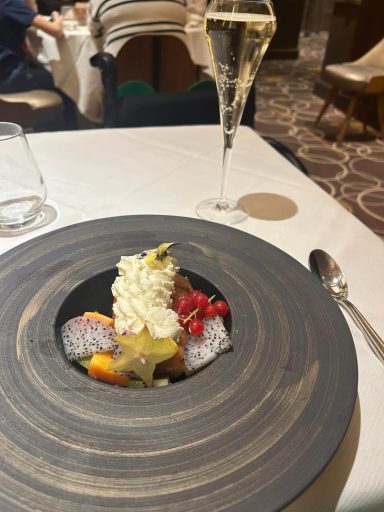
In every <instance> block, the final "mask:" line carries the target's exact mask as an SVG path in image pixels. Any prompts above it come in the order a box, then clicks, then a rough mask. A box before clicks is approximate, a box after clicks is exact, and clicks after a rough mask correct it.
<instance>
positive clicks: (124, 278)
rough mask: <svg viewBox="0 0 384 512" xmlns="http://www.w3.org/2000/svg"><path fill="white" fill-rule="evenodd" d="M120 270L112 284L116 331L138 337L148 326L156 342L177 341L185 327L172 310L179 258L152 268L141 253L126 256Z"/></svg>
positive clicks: (122, 259)
mask: <svg viewBox="0 0 384 512" xmlns="http://www.w3.org/2000/svg"><path fill="white" fill-rule="evenodd" d="M147 252H151V251H147ZM117 268H118V271H119V276H118V277H117V278H116V279H115V282H114V283H113V285H112V294H113V296H114V298H115V302H114V304H113V312H114V315H115V329H116V332H117V333H118V334H120V335H122V334H127V333H128V332H134V333H136V334H137V333H139V332H140V331H141V330H142V329H143V328H144V326H146V327H147V328H148V330H149V332H150V334H151V336H152V337H153V338H155V339H156V338H157V339H158V338H168V337H169V338H173V339H174V340H175V341H177V340H178V338H179V334H180V332H181V330H182V327H181V326H180V325H179V322H178V316H177V313H175V312H174V311H173V310H172V309H170V307H171V303H172V293H173V290H174V280H175V275H176V272H178V270H179V269H178V267H177V266H176V261H175V259H174V258H171V257H167V259H166V261H165V262H164V265H162V268H152V267H150V266H147V265H146V263H145V261H144V258H143V257H142V256H141V255H139V254H136V255H134V256H122V257H121V260H120V262H119V263H118V264H117Z"/></svg>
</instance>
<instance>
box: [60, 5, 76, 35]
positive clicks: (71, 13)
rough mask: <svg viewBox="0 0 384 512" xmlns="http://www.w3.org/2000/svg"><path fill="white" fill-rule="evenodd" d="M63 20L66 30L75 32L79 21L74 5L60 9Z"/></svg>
mask: <svg viewBox="0 0 384 512" xmlns="http://www.w3.org/2000/svg"><path fill="white" fill-rule="evenodd" d="M60 14H61V16H62V18H63V26H64V29H67V30H74V29H75V28H77V26H78V20H77V18H76V16H75V8H74V6H73V5H63V6H62V7H61V9H60Z"/></svg>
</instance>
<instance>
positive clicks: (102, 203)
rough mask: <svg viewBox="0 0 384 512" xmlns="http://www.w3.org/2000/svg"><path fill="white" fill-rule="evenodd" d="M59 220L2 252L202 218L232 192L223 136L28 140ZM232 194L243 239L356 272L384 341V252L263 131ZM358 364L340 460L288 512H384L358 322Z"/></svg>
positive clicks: (15, 239) (93, 134)
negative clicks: (141, 217) (208, 205)
mask: <svg viewBox="0 0 384 512" xmlns="http://www.w3.org/2000/svg"><path fill="white" fill-rule="evenodd" d="M28 140H29V143H30V145H31V148H32V151H33V153H34V155H35V158H36V161H37V163H38V165H39V167H40V169H41V171H42V174H43V176H44V178H45V181H46V184H47V188H48V201H47V203H48V204H49V205H51V207H53V208H55V209H56V211H57V218H56V219H55V220H54V221H53V222H52V223H51V224H49V225H47V226H45V227H42V228H40V229H36V230H34V231H30V232H27V233H25V234H23V235H20V236H7V235H4V234H3V235H1V236H0V252H1V253H4V252H5V251H7V250H9V249H11V248H13V247H15V246H17V245H18V244H21V243H22V242H25V241H27V240H30V239H31V238H34V237H36V236H38V235H41V234H44V233H47V232H49V231H52V230H54V229H57V228H61V227H65V226H68V225H71V224H74V223H79V222H82V221H88V220H92V219H98V218H103V217H113V216H120V215H137V214H162V215H175V216H183V217H191V218H194V217H196V214H195V206H196V205H197V204H198V203H199V202H200V201H201V200H202V199H205V198H207V197H212V196H215V195H217V193H218V191H219V189H220V180H221V170H220V160H221V151H222V141H221V134H220V128H219V127H218V126H195V127H182V128H180V127H166V128H138V129H100V130H84V131H79V132H56V133H37V134H31V135H28ZM228 192H229V194H230V196H232V197H233V198H236V199H238V198H241V200H242V201H244V202H245V203H247V204H248V205H251V211H250V213H251V215H250V217H249V218H248V219H247V220H246V221H245V222H243V223H241V224H238V225H236V226H235V227H234V228H232V229H238V230H242V231H244V232H246V233H249V234H251V235H254V236H257V237H259V238H261V239H263V240H265V241H267V242H269V243H271V244H273V245H275V246H276V247H278V248H279V249H281V250H283V251H285V252H286V253H288V254H289V255H290V256H292V257H293V258H294V259H296V260H297V261H298V262H300V263H301V264H302V265H303V266H305V267H306V266H307V265H308V255H309V252H310V251H311V250H312V249H314V248H322V249H324V250H325V251H327V252H328V253H330V254H331V255H332V256H333V257H335V259H336V261H337V262H338V263H339V264H340V266H341V267H342V269H343V270H344V271H345V273H346V275H347V278H348V282H349V287H350V299H351V301H352V302H354V303H355V304H356V305H357V306H358V307H359V308H360V309H361V311H362V313H363V314H364V315H365V316H366V317H367V318H368V320H369V321H370V322H371V324H372V325H373V326H374V328H375V329H376V330H377V332H378V333H380V334H381V335H382V336H383V335H384V315H383V304H384V244H383V241H382V240H381V239H379V238H378V237H377V236H376V235H375V234H373V233H372V232H371V231H370V230H369V229H368V228H367V227H365V226H364V225H363V224H362V223H361V222H360V221H359V220H357V219H356V218H355V217H353V216H352V215H351V214H350V213H349V212H348V211H347V210H346V209H344V208H343V207H342V206H341V205H339V204H338V203H337V202H336V201H335V200H334V199H333V198H331V197H330V196H329V195H327V194H326V193H325V192H324V191H322V190H321V189H320V188H319V187H318V186H317V185H316V184H315V183H314V182H313V181H311V180H310V179H309V178H307V177H306V176H305V175H304V174H302V173H301V172H299V171H298V170H297V169H296V168H295V167H293V166H292V165H291V164H290V163H289V162H288V161H286V160H285V159H284V158H283V157H282V156H280V155H279V154H278V153H277V152H276V151H275V150H274V149H272V148H271V147H270V146H269V145H268V144H267V143H266V142H264V141H263V140H262V139H261V138H260V137H259V136H258V135H257V134H256V133H255V132H254V131H252V130H251V129H249V128H246V127H240V128H239V131H238V135H237V140H236V142H235V147H234V154H233V162H232V169H231V172H230V176H229V184H228ZM346 321H347V322H348V325H349V328H350V330H351V333H352V336H353V340H354V343H355V348H356V352H357V358H358V370H359V383H358V398H357V402H356V407H355V411H354V414H353V417H352V421H351V423H350V426H349V428H348V431H347V433H346V436H345V438H344V440H343V442H342V444H341V445H340V447H339V449H338V451H337V452H336V455H335V456H334V457H333V459H332V460H331V462H330V463H329V464H328V466H327V467H326V469H325V470H324V471H323V472H322V473H321V475H320V476H319V477H318V478H317V480H316V481H315V482H314V483H313V484H312V485H311V486H310V487H309V488H308V489H307V490H306V491H305V492H304V493H303V494H302V495H301V496H300V497H299V498H297V499H296V500H295V501H294V502H293V503H292V504H291V505H289V506H288V507H287V509H286V512H303V511H311V512H327V511H333V510H337V511H339V512H352V511H361V512H363V511H364V512H367V511H369V512H374V511H377V512H379V511H382V510H384V436H383V433H382V431H383V425H384V392H383V382H384V367H383V365H381V364H380V362H379V361H378V360H377V359H376V358H375V357H374V356H373V354H372V352H371V351H370V349H369V348H368V345H367V342H366V341H365V339H364V337H363V335H362V334H361V332H360V331H359V330H358V329H357V328H356V327H355V325H354V324H353V323H352V322H351V320H350V319H349V318H348V317H347V318H346Z"/></svg>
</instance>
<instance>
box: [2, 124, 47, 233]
mask: <svg viewBox="0 0 384 512" xmlns="http://www.w3.org/2000/svg"><path fill="white" fill-rule="evenodd" d="M46 196H47V190H46V187H45V183H44V180H43V177H42V175H41V173H40V170H39V168H38V167H37V164H36V162H35V159H34V157H33V154H32V152H31V149H30V147H29V144H28V142H27V139H26V138H25V135H24V133H23V129H22V128H21V127H20V126H19V125H17V124H14V123H0V230H19V229H21V228H24V227H25V226H26V225H31V224H33V223H35V222H37V221H38V219H40V220H41V216H42V215H43V214H42V208H43V206H44V202H45V199H46Z"/></svg>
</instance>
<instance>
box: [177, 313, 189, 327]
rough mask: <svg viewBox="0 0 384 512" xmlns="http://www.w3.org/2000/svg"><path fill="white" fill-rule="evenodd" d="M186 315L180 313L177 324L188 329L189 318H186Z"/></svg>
mask: <svg viewBox="0 0 384 512" xmlns="http://www.w3.org/2000/svg"><path fill="white" fill-rule="evenodd" d="M187 318H188V315H181V316H179V324H180V325H181V327H184V329H186V330H188V326H189V322H190V320H187Z"/></svg>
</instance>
